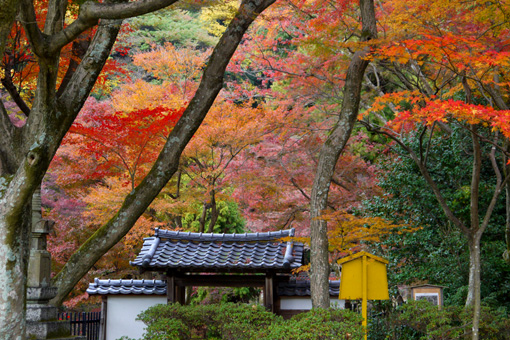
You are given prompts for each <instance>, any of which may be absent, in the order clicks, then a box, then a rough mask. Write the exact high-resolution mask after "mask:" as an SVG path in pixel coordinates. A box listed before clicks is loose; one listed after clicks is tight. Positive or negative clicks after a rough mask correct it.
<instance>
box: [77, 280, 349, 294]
mask: <svg viewBox="0 0 510 340" xmlns="http://www.w3.org/2000/svg"><path fill="white" fill-rule="evenodd" d="M339 289H340V281H331V280H330V281H329V295H330V296H338V292H339ZM87 293H88V294H89V295H120V294H122V295H127V294H134V295H165V294H166V281H164V280H99V279H97V278H96V279H95V280H94V282H93V283H90V284H89V288H88V289H87ZM278 295H279V296H310V295H311V294H310V281H308V280H291V281H289V282H280V283H279V284H278Z"/></svg>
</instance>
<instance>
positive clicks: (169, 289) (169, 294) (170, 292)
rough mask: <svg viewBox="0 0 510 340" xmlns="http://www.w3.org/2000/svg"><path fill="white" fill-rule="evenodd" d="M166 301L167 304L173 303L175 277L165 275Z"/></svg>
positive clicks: (174, 299) (174, 300)
mask: <svg viewBox="0 0 510 340" xmlns="http://www.w3.org/2000/svg"><path fill="white" fill-rule="evenodd" d="M166 301H167V303H169V304H170V303H175V302H176V298H175V276H174V275H171V274H167V276H166Z"/></svg>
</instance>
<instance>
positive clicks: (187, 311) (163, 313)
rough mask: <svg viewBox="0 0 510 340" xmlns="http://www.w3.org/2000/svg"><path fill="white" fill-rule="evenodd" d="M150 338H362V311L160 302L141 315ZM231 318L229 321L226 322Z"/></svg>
mask: <svg viewBox="0 0 510 340" xmlns="http://www.w3.org/2000/svg"><path fill="white" fill-rule="evenodd" d="M139 319H140V320H142V321H143V322H145V323H146V324H147V331H146V333H145V335H144V338H143V339H144V340H149V339H157V340H160V339H161V340H163V339H165V340H166V339H192V338H200V339H228V340H230V339H232V340H234V339H235V340H243V339H246V340H248V339H271V340H277V339H285V340H300V339H302V340H304V339H324V340H326V339H350V340H355V339H362V338H363V334H364V332H363V329H362V327H361V317H360V315H359V314H356V313H353V312H351V311H346V310H333V309H330V310H321V309H319V310H312V311H310V312H308V313H303V314H299V315H297V316H294V317H293V318H291V319H289V320H283V318H282V317H280V316H277V315H274V314H273V313H271V312H268V311H266V310H265V309H264V308H263V307H262V306H255V305H246V304H239V305H237V304H232V303H224V304H215V305H197V306H181V305H179V304H173V305H157V306H154V307H151V308H149V309H148V310H146V311H145V312H143V313H142V314H140V315H139ZM226 320H228V322H226Z"/></svg>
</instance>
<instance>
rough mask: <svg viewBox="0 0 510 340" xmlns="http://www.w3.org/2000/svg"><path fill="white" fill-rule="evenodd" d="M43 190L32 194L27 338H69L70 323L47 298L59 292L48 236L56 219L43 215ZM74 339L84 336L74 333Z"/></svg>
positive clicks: (49, 298)
mask: <svg viewBox="0 0 510 340" xmlns="http://www.w3.org/2000/svg"><path fill="white" fill-rule="evenodd" d="M41 209H42V208H41V190H40V189H38V190H36V192H35V193H34V195H33V197H32V238H31V240H30V259H29V262H28V278H27V338H28V339H38V340H40V339H50V338H51V339H55V340H56V339H70V338H71V336H70V334H71V332H70V323H69V322H67V321H57V308H56V307H54V306H51V305H50V304H49V303H48V302H49V301H50V300H51V299H52V298H54V297H55V296H56V295H57V287H51V285H50V283H51V255H50V253H49V252H48V250H47V249H46V237H47V235H48V234H49V232H50V229H51V227H52V225H53V224H54V223H52V222H50V221H46V220H43V219H42V212H41ZM73 339H81V338H76V337H73Z"/></svg>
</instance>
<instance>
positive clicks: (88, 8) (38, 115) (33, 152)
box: [0, 0, 273, 339]
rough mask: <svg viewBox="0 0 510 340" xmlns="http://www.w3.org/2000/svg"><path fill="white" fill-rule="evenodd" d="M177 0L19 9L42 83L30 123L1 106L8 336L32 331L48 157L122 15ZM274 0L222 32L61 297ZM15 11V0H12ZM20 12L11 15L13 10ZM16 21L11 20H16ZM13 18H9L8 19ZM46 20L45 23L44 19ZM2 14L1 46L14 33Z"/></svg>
mask: <svg viewBox="0 0 510 340" xmlns="http://www.w3.org/2000/svg"><path fill="white" fill-rule="evenodd" d="M174 2H175V1H173V0H168V1H164V0H153V1H150V0H149V1H143V2H138V1H136V2H105V3H95V2H90V1H88V2H85V3H83V4H82V5H81V6H80V10H79V14H78V16H77V18H76V20H74V21H73V22H71V23H70V24H68V25H67V24H65V19H66V6H67V1H57V0H56V1H50V2H49V4H48V7H47V9H48V11H47V16H46V21H45V23H44V28H43V29H42V30H41V28H40V27H39V25H38V20H37V17H36V13H35V10H34V3H33V1H31V0H23V1H21V2H20V9H19V10H20V17H21V21H22V22H23V25H24V29H25V32H26V34H27V37H28V41H29V42H30V47H31V51H32V53H33V54H34V55H35V56H36V58H37V63H38V65H39V73H38V76H37V79H38V80H37V89H36V91H35V95H34V100H33V102H32V105H31V107H30V113H29V115H28V117H27V119H26V124H25V125H24V126H23V127H21V128H18V127H16V126H14V125H13V124H12V123H11V121H10V119H9V116H8V115H7V112H6V111H5V109H4V107H3V105H2V106H0V111H1V112H0V120H1V122H2V124H0V125H1V133H0V140H1V142H0V148H1V155H2V157H1V161H2V164H1V171H2V173H1V177H0V181H1V189H0V216H1V217H0V231H1V232H0V235H2V236H0V250H1V251H0V253H1V254H2V255H0V267H1V268H2V270H1V271H0V286H2V291H3V292H4V294H3V295H2V297H0V306H1V309H0V328H1V329H2V337H3V338H5V339H11V338H23V337H24V336H25V334H24V332H25V318H24V308H25V307H24V305H25V304H24V301H25V297H24V296H25V287H26V270H27V269H26V261H27V258H28V238H29V235H30V232H29V230H30V209H29V208H30V200H31V197H32V194H33V192H34V191H35V190H36V188H37V187H39V186H40V184H41V181H42V178H43V176H44V174H45V172H46V170H47V169H48V166H49V163H50V161H51V159H52V157H53V156H54V154H55V153H56V150H57V148H58V146H59V145H60V142H61V140H62V138H63V137H64V135H65V133H66V132H67V131H68V130H69V128H70V126H71V124H72V122H73V121H74V119H75V117H76V115H77V114H78V112H79V110H80V109H81V107H82V106H83V103H84V102H85V100H86V99H87V97H88V94H89V93H90V91H91V89H92V87H93V86H94V84H95V82H96V80H97V77H98V75H99V73H100V70H101V68H102V66H103V65H104V63H105V62H106V59H107V58H108V56H109V54H110V51H111V48H112V45H113V43H114V42H115V40H116V36H117V33H118V31H119V29H120V25H121V19H123V18H127V17H131V16H136V15H140V14H144V13H147V12H151V11H155V10H158V9H160V8H163V7H166V6H169V5H171V4H172V3H174ZM272 2H273V1H271V0H267V1H259V0H246V1H243V2H242V3H241V5H240V8H239V10H238V12H237V14H236V16H235V18H234V19H233V20H232V22H231V23H230V25H229V27H228V28H227V30H226V31H225V33H224V34H223V36H222V38H220V41H219V43H218V45H217V47H216V48H215V50H214V51H213V53H212V55H211V57H210V59H209V61H208V64H207V67H206V68H205V70H204V73H203V76H202V80H201V84H200V86H199V88H198V90H197V92H196V94H195V96H194V98H193V99H192V100H191V101H190V103H189V105H188V106H187V108H186V109H185V111H184V113H183V116H182V118H181V119H180V120H179V122H178V123H177V124H176V126H175V128H174V129H173V130H172V132H171V133H170V135H169V137H168V140H167V143H166V144H165V146H164V148H163V151H162V152H161V154H160V157H159V158H158V160H157V161H156V163H155V165H154V167H153V168H152V170H151V171H150V172H149V173H148V175H147V176H146V178H145V179H144V180H142V182H141V183H140V185H138V186H137V188H136V189H135V190H133V191H132V192H131V193H130V194H129V195H128V196H127V197H126V199H125V201H124V203H123V206H122V207H121V208H120V209H119V212H118V213H117V214H116V215H115V216H114V217H113V218H112V219H111V220H110V221H109V222H108V223H106V224H105V225H104V226H103V227H102V228H100V229H99V230H98V231H97V232H96V233H95V234H94V235H93V237H92V238H91V239H89V240H88V241H87V242H85V244H84V245H82V247H81V248H80V249H79V250H78V252H77V253H75V255H73V256H72V257H71V259H70V261H69V262H68V264H67V265H66V266H65V267H64V268H63V270H62V271H61V272H60V273H59V274H58V275H57V276H56V277H55V282H54V283H55V284H56V285H57V286H58V287H59V296H58V297H57V300H56V302H59V301H61V300H62V299H63V297H64V296H66V295H67V292H69V291H70V289H72V286H74V284H75V282H77V280H78V279H79V278H80V277H81V276H82V275H83V274H84V273H86V272H87V270H88V269H89V268H90V267H91V266H92V265H93V264H94V263H95V262H96V261H97V259H98V258H99V257H100V256H101V254H103V253H104V252H105V251H106V250H107V249H109V248H111V247H112V246H113V245H114V244H115V243H116V242H117V241H118V240H119V239H120V238H122V236H124V235H125V234H126V232H127V231H128V230H129V229H130V228H131V226H132V225H133V224H134V223H135V221H136V219H137V218H138V217H139V216H140V215H141V214H142V213H143V212H144V211H145V209H146V208H147V206H148V205H149V204H150V202H151V201H152V199H153V198H154V197H155V196H156V195H157V193H158V192H159V191H160V190H161V188H163V186H164V185H165V184H166V183H167V182H168V180H169V179H170V178H171V177H172V175H173V174H174V173H175V171H176V170H177V167H178V159H179V156H180V153H181V152H182V150H183V149H184V146H185V145H186V144H187V142H188V141H189V140H190V138H191V136H192V135H193V133H194V132H195V131H196V129H197V128H198V126H199V125H200V123H201V122H202V120H203V119H204V117H205V115H206V113H207V111H208V109H209V107H210V105H211V104H212V102H213V101H214V99H215V97H216V95H217V94H218V92H219V91H220V90H221V87H222V83H223V73H224V70H225V68H226V66H227V64H228V61H229V60H230V58H231V56H232V54H233V53H234V51H235V49H236V47H237V45H238V44H239V43H240V41H241V39H242V37H243V35H244V32H245V31H246V30H247V29H248V27H249V26H250V24H251V23H252V22H253V20H254V19H255V18H256V17H257V15H258V14H259V13H261V12H262V11H263V10H264V9H265V8H266V7H267V6H269V5H271V4H272ZM6 5H7V7H6V8H7V9H8V10H9V11H10V14H12V13H13V10H11V9H12V8H13V6H16V5H17V4H15V3H14V2H12V1H9V2H7V3H6ZM14 17H15V16H12V18H14ZM9 21H10V20H9ZM9 21H7V22H9ZM41 26H42V25H41ZM5 27H6V25H5V24H4V21H2V26H1V28H2V29H1V36H0V38H1V41H0V42H1V43H2V47H1V48H0V50H1V51H4V50H5V45H4V43H5V38H6V36H7V33H6V31H5V30H4V28H5ZM92 27H97V30H96V33H95V35H94V37H93V38H92V40H91V42H90V45H89V47H88V49H87V52H86V53H85V54H84V56H83V58H82V60H81V62H80V64H79V65H78V66H77V68H76V70H75V71H74V72H73V75H72V77H70V80H69V81H68V82H67V83H66V85H65V88H63V89H61V88H59V89H58V92H57V88H58V86H57V85H58V84H57V79H58V72H59V59H60V51H61V50H62V48H63V47H64V46H66V45H67V44H69V43H71V42H72V41H74V40H75V39H76V38H77V37H78V36H79V35H80V34H81V33H82V32H84V31H85V30H87V29H90V28H92Z"/></svg>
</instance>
